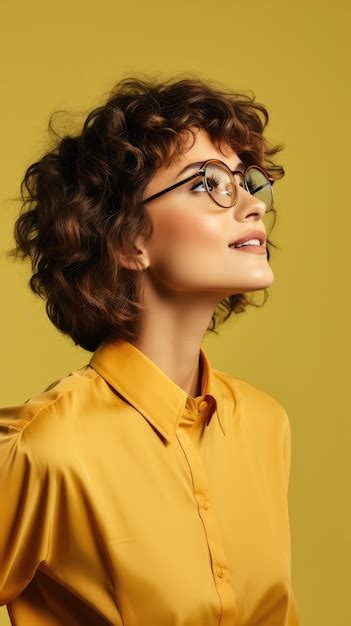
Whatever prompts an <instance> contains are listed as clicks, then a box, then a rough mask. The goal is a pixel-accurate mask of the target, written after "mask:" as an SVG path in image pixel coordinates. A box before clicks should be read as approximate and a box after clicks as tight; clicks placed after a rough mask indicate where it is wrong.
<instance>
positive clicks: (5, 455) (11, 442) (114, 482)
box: [0, 340, 298, 626]
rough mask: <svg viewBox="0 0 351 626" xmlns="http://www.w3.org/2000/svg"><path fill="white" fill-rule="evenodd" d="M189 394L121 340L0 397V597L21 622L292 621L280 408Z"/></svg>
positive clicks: (224, 386)
mask: <svg viewBox="0 0 351 626" xmlns="http://www.w3.org/2000/svg"><path fill="white" fill-rule="evenodd" d="M200 365H201V372H202V379H201V395H200V396H197V397H195V398H193V397H191V396H189V395H188V394H187V393H186V392H185V391H184V390H182V389H181V388H180V387H178V386H177V385H176V384H175V383H174V382H173V381H172V380H171V379H170V378H168V377H167V376H166V374H165V373H164V372H163V371H161V370H160V369H159V368H158V367H157V366H156V364H155V363H153V362H152V361H151V360H150V359H149V358H148V357H147V356H146V355H145V354H143V353H142V352H141V351H139V350H138V349H137V348H136V347H135V346H133V345H132V344H130V343H129V342H127V341H124V340H118V341H113V342H109V343H103V344H101V345H100V346H99V348H98V349H97V350H96V352H95V353H94V354H93V355H92V357H91V359H90V361H89V363H87V364H86V365H84V366H83V367H82V368H80V369H79V370H76V371H74V372H71V373H70V374H67V375H66V376H64V377H63V378H61V379H60V380H58V381H55V382H53V383H51V385H50V386H49V387H47V389H45V390H44V391H43V392H41V393H39V394H37V395H36V396H34V397H32V398H30V399H29V400H27V401H26V402H24V403H23V404H18V405H14V406H10V407H5V408H2V409H0V494H1V503H0V604H1V605H6V606H7V610H8V613H9V616H10V620H11V623H12V624H14V625H15V626H105V625H106V626H107V625H114V626H122V625H123V626H254V625H255V624H257V625H258V624H259V626H298V615H297V606H296V599H295V595H294V592H293V589H292V584H291V543H290V526H289V512H288V485H289V474H290V461H291V432H290V425H289V419H288V416H287V413H286V411H285V409H284V407H283V406H282V405H281V404H280V403H279V402H278V401H277V400H276V399H274V398H273V397H272V396H270V395H269V394H267V393H265V392H264V391H263V390H261V389H259V388H257V387H255V386H253V385H251V384H249V383H248V382H245V381H244V380H241V379H238V378H235V377H233V376H231V375H229V374H226V373H224V372H221V371H219V370H216V369H214V368H212V366H211V364H210V361H209V359H208V357H207V355H206V354H205V352H204V350H203V349H201V351H200Z"/></svg>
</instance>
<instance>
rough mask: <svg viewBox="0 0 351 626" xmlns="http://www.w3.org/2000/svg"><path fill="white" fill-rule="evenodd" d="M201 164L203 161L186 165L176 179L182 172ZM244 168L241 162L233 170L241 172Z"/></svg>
mask: <svg viewBox="0 0 351 626" xmlns="http://www.w3.org/2000/svg"><path fill="white" fill-rule="evenodd" d="M203 163H205V161H196V162H195V163H189V165H186V166H185V167H184V168H183V169H182V170H181V171H180V172H178V174H177V176H176V179H177V178H179V176H181V174H184V172H187V171H188V170H190V169H195V168H199V167H201V165H202V164H203ZM245 167H246V166H245V163H243V162H242V161H239V163H237V164H236V166H235V168H234V169H235V170H239V171H241V172H243V171H245Z"/></svg>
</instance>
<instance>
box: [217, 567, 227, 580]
mask: <svg viewBox="0 0 351 626" xmlns="http://www.w3.org/2000/svg"><path fill="white" fill-rule="evenodd" d="M216 572H217V576H219V578H223V576H224V574H225V568H224V567H217V569H216Z"/></svg>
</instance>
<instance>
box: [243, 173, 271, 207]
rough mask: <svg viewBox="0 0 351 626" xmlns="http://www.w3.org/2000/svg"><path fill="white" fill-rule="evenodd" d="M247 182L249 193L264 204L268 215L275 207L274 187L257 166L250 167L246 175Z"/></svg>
mask: <svg viewBox="0 0 351 626" xmlns="http://www.w3.org/2000/svg"><path fill="white" fill-rule="evenodd" d="M245 182H246V185H247V187H248V190H249V192H250V193H251V194H252V195H253V196H256V198H259V200H262V202H264V204H265V205H266V213H267V212H268V211H270V210H271V209H272V206H273V191H272V185H271V183H270V181H269V179H268V178H267V176H266V175H265V174H264V172H262V171H261V170H259V169H258V168H257V167H255V166H252V167H250V168H249V170H248V171H247V173H246V176H245Z"/></svg>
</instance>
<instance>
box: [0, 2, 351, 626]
mask: <svg viewBox="0 0 351 626" xmlns="http://www.w3.org/2000/svg"><path fill="white" fill-rule="evenodd" d="M2 14H3V18H4V19H2V20H1V21H2V25H1V33H0V34H1V38H0V50H1V61H2V65H1V81H0V85H1V100H0V102H1V108H2V115H1V122H2V124H1V126H2V128H1V152H0V157H1V161H2V163H1V174H2V180H1V191H0V193H1V214H0V216H1V229H0V237H1V259H0V262H1V265H0V271H1V276H0V280H1V290H2V298H1V308H0V315H1V318H0V327H1V348H2V349H1V373H0V374H1V378H0V380H1V390H0V405H1V406H7V405H10V404H17V403H20V402H23V401H25V400H26V399H27V398H29V397H30V396H32V395H34V394H35V393H37V392H39V391H41V390H42V389H43V388H44V387H46V386H48V384H49V383H50V382H51V381H53V380H56V379H57V378H60V377H62V376H64V375H66V374H67V373H69V372H70V371H72V370H73V369H76V368H79V367H81V366H82V365H83V364H85V363H86V362H87V361H88V359H89V358H90V356H91V353H89V352H86V351H84V350H82V349H80V348H77V347H76V346H74V344H73V342H72V341H71V340H70V339H69V338H67V337H65V336H64V335H63V334H61V333H59V332H58V331H57V330H56V329H55V328H54V326H52V325H51V323H50V322H49V320H48V318H47V317H46V314H45V303H44V302H43V301H41V300H40V299H39V298H35V297H34V295H33V294H31V292H30V291H29V289H28V287H27V280H28V278H29V266H28V265H27V264H26V265H21V263H20V262H19V261H18V262H10V261H9V260H7V259H6V258H5V251H6V250H7V249H8V248H9V247H10V245H12V243H13V242H12V227H13V222H14V220H15V217H16V215H17V212H18V210H19V203H15V202H14V201H13V198H14V197H15V196H16V195H18V193H19V182H20V180H21V177H22V175H23V173H24V169H25V168H26V167H27V166H28V165H29V164H30V163H31V162H32V161H34V160H35V159H36V158H38V157H39V156H40V154H41V151H42V149H44V148H45V145H46V142H47V131H46V127H47V122H48V118H49V115H50V113H51V112H53V111H54V110H58V109H65V110H68V111H73V112H75V113H80V112H81V111H83V110H84V111H86V112H88V111H89V110H90V109H92V108H94V107H95V106H98V105H99V104H100V103H101V101H102V99H103V97H104V96H105V95H107V93H108V91H109V89H110V88H111V87H112V85H113V83H114V82H115V81H117V80H118V79H120V78H122V77H125V76H127V75H129V74H134V73H139V74H140V73H141V72H144V73H146V74H149V73H152V74H155V73H156V74H157V75H158V76H159V77H164V78H166V77H168V76H170V75H173V74H175V73H179V72H182V73H186V72H190V73H192V75H194V74H195V75H198V76H199V77H201V78H204V79H206V78H209V79H215V80H218V81H221V82H222V83H223V84H225V85H226V86H228V87H230V88H233V89H235V90H244V91H253V92H254V93H255V95H256V99H257V100H258V101H260V102H263V103H264V104H265V105H266V106H267V108H268V110H269V113H270V123H269V126H268V129H267V136H268V138H269V139H271V140H272V141H273V142H281V141H282V142H284V144H285V149H284V151H283V152H281V153H280V154H279V155H278V157H277V161H278V162H280V163H282V164H283V165H284V167H285V169H286V176H285V178H284V179H283V180H282V181H280V182H278V183H276V186H275V188H274V189H275V197H276V206H277V209H278V213H279V215H278V220H277V224H276V226H275V230H274V231H273V235H272V238H273V240H274V241H275V242H276V243H278V245H279V246H280V251H275V250H273V251H272V257H271V266H272V269H273V271H274V274H275V281H274V283H273V285H272V286H271V287H270V288H269V293H270V297H269V300H268V301H267V303H266V304H265V306H264V307H263V308H262V309H257V310H256V309H254V308H251V309H249V310H248V312H247V314H244V315H243V316H241V317H240V316H239V317H238V318H237V319H236V320H230V322H229V323H227V324H226V325H225V326H224V327H222V329H221V331H220V334H219V336H210V337H207V338H206V339H205V340H204V343H203V346H204V348H205V349H207V353H208V355H209V356H210V359H211V361H212V363H213V365H214V366H215V367H217V368H219V369H222V370H224V371H228V372H230V373H232V374H233V375H234V376H237V377H239V378H243V379H245V380H248V381H249V382H251V383H252V384H255V385H256V386H258V387H260V388H262V389H264V390H265V391H267V392H268V393H270V394H272V395H273V396H274V397H276V398H277V399H278V400H279V401H280V402H282V404H283V405H284V406H285V408H286V409H287V411H288V414H289V418H290V424H291V431H292V464H291V476H290V488H289V506H290V521H291V535H292V572H293V573H292V576H293V578H292V580H293V587H294V590H295V595H296V599H297V603H298V608H299V618H300V623H301V626H302V625H304V626H348V625H349V624H351V605H350V602H349V588H350V582H351V581H350V566H349V562H350V528H351V519H350V452H349V449H350V430H351V429H350V419H349V418H350V407H349V404H350V403H349V398H350V386H351V383H350V358H349V355H350V349H351V346H350V332H349V325H350V319H351V316H350V290H349V289H350V279H349V276H350V250H351V245H350V228H351V222H350V188H349V183H350V176H349V162H350V156H349V146H350V132H349V131H350V124H349V118H350V86H349V85H350V79H349V63H350V48H348V47H347V46H348V43H347V42H348V38H349V25H350V9H349V5H348V3H347V2H346V1H345V2H341V1H340V0H337V1H335V2H333V3H329V2H324V3H323V2H318V1H317V0H316V1H313V2H311V1H308V0H307V1H306V0H305V1H303V0H297V1H296V0H295V1H294V2H282V1H281V0H279V1H278V0H271V1H269V2H267V1H266V2H262V1H261V0H251V2H240V3H239V2H234V1H228V0H226V1H221V0H217V1H216V2H213V1H211V2H210V1H208V0H203V1H202V2H200V1H192V2H191V1H190V2H185V1H184V0H181V1H180V2H176V3H173V2H172V3H165V2H156V1H151V2H147V3H141V2H140V3H139V4H138V3H135V2H133V3H129V2H127V3H118V2H116V1H114V2H113V1H112V0H110V1H107V0H100V1H99V2H98V3H91V4H87V3H86V2H83V0H79V1H76V2H73V3H69V2H68V0H61V2H60V3H57V4H52V3H48V2H39V1H38V0H34V1H32V2H30V3H22V4H20V3H19V2H13V3H10V2H9V0H6V1H3V2H2ZM80 119H82V117H80ZM259 295H263V294H259ZM9 495H10V494H6V496H5V494H1V497H9ZM238 506H240V503H238ZM6 624H9V620H8V617H7V611H6V608H5V607H2V608H0V626H5V625H6ZM28 626H29V625H28ZM38 626H39V624H38ZM272 626H273V625H272ZM281 626H283V625H281Z"/></svg>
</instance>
